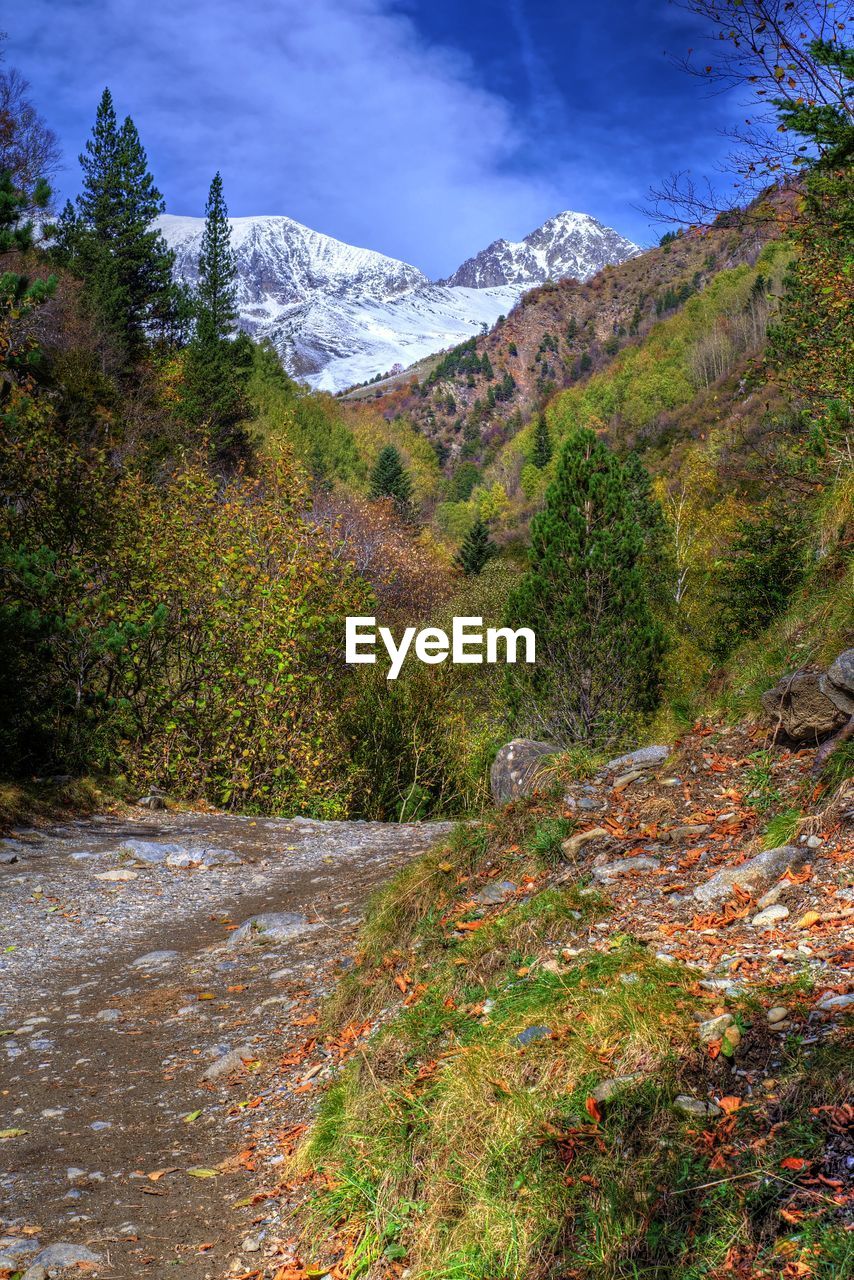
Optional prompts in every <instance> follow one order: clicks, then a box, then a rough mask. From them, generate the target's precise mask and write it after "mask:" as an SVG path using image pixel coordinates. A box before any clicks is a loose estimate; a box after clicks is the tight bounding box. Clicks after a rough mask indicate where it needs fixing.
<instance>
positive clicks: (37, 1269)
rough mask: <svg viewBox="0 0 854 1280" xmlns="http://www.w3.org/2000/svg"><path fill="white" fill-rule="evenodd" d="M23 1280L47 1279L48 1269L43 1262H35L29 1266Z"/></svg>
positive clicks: (22, 1277)
mask: <svg viewBox="0 0 854 1280" xmlns="http://www.w3.org/2000/svg"><path fill="white" fill-rule="evenodd" d="M21 1280H47V1271H46V1270H45V1268H44V1267H43V1266H42V1265H41V1263H35V1264H34V1265H33V1266H31V1267H27V1269H26V1271H25V1272H24V1274H23V1275H22V1276H21Z"/></svg>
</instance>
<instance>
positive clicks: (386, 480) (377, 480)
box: [370, 444, 412, 515]
mask: <svg viewBox="0 0 854 1280" xmlns="http://www.w3.org/2000/svg"><path fill="white" fill-rule="evenodd" d="M370 496H371V497H372V498H393V499H394V504H395V506H396V507H397V509H398V511H399V512H400V513H401V515H406V514H408V511H409V502H410V499H411V497H412V481H411V480H410V479H409V476H408V475H407V473H406V468H405V467H404V465H403V460H402V458H401V456H400V454H399V453H398V451H397V449H395V447H394V445H393V444H387V445H386V446H385V448H383V449H381V450H380V454H379V457H378V458H377V460H376V463H375V464H374V469H373V471H372V472H371V488H370Z"/></svg>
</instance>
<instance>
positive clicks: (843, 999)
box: [816, 991, 854, 1013]
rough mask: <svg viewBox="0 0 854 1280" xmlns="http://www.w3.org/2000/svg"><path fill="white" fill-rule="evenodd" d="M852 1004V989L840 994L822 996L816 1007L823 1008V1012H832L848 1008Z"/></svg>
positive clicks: (853, 997)
mask: <svg viewBox="0 0 854 1280" xmlns="http://www.w3.org/2000/svg"><path fill="white" fill-rule="evenodd" d="M852 1004H854V991H849V992H848V993H847V994H846V995H842V996H831V995H828V996H823V997H822V999H821V1000H819V1002H818V1004H817V1005H816V1008H817V1009H822V1010H824V1012H825V1013H833V1012H836V1011H837V1010H839V1009H848V1008H849V1007H850V1006H851V1005H852Z"/></svg>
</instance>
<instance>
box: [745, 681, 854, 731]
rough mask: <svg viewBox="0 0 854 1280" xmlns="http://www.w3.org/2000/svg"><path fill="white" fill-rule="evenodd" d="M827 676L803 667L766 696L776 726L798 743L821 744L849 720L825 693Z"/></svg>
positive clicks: (766, 703) (767, 711) (769, 713)
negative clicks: (824, 687) (823, 685)
mask: <svg viewBox="0 0 854 1280" xmlns="http://www.w3.org/2000/svg"><path fill="white" fill-rule="evenodd" d="M822 679H823V673H822V672H821V671H816V670H814V669H812V668H811V667H802V668H801V669H800V670H799V671H793V672H792V673H791V674H790V675H786V676H783V678H782V679H781V680H778V681H777V683H776V684H775V685H774V687H773V689H768V690H766V692H765V693H763V695H762V699H761V701H762V706H763V708H764V709H765V712H766V714H767V715H768V718H769V719H770V720H771V722H772V724H773V725H774V726H775V728H776V727H779V728H780V729H782V730H783V732H784V733H786V734H788V736H789V737H790V738H793V739H794V740H795V741H796V742H819V741H820V740H821V739H822V738H826V737H827V736H828V734H831V733H835V732H836V730H837V729H840V728H841V727H842V725H843V724H844V723H845V721H846V719H847V718H848V717H847V716H846V714H845V712H843V711H840V709H839V707H837V706H835V705H834V704H833V703H832V702H831V701H830V699H829V698H828V697H827V695H826V694H825V693H824V692H823V691H822V688H821V685H822Z"/></svg>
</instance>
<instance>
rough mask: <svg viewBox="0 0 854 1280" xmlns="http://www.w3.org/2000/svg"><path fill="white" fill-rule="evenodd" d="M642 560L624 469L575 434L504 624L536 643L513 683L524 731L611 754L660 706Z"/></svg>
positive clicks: (656, 641)
mask: <svg viewBox="0 0 854 1280" xmlns="http://www.w3.org/2000/svg"><path fill="white" fill-rule="evenodd" d="M643 551H644V542H643V537H642V534H641V532H640V530H639V528H638V524H637V519H636V514H635V505H634V501H633V498H632V494H631V492H630V488H629V485H628V483H627V480H626V476H625V473H624V470H623V467H622V466H621V464H620V462H619V461H618V460H617V458H616V457H615V456H614V455H613V454H612V453H611V452H610V450H609V449H608V448H607V447H606V446H605V445H604V444H603V443H602V442H601V441H599V440H598V439H597V437H596V436H595V435H594V433H593V432H592V431H589V430H586V429H584V430H579V431H576V432H575V433H574V434H573V435H572V436H570V437H569V439H568V440H567V442H566V443H565V444H564V446H563V449H562V451H561V454H560V457H559V459H558V463H557V469H556V472H555V478H554V480H553V482H552V484H551V485H550V486H549V488H548V490H547V492H546V504H545V508H544V509H543V511H541V512H540V513H539V514H538V515H537V516H535V517H534V520H533V523H532V526H531V550H530V561H529V569H528V572H527V574H526V575H525V577H524V578H523V580H522V582H521V583H520V584H519V586H518V587H517V588H516V590H515V591H514V592H513V594H512V596H511V598H510V600H509V601H508V607H507V614H506V620H507V623H508V625H510V626H512V627H514V628H515V627H519V626H529V627H531V628H532V629H533V630H534V632H535V634H536V637H537V662H536V665H535V666H534V667H532V668H530V667H522V666H518V667H514V668H512V670H511V674H510V676H509V687H508V693H509V698H510V704H511V709H512V711H513V713H514V715H515V716H516V717H517V718H518V719H519V720H520V721H522V722H523V723H524V724H525V725H526V726H527V727H528V728H530V729H536V730H537V731H538V732H539V733H543V732H545V733H546V734H547V735H548V736H550V737H552V738H554V739H555V740H557V741H559V742H586V743H590V744H607V743H610V742H612V741H614V740H615V739H617V738H619V737H620V736H621V735H622V734H623V733H625V732H626V730H627V729H628V727H629V726H630V725H631V724H632V722H633V721H635V720H636V719H637V718H638V717H639V716H642V715H643V714H645V713H647V712H649V711H651V710H652V709H653V708H654V706H655V705H656V703H657V701H658V696H659V690H660V685H661V662H662V656H663V651H664V639H663V633H662V630H661V628H660V626H659V624H658V623H657V622H656V620H655V618H654V617H653V614H652V611H651V608H650V604H649V600H648V595H649V592H648V587H647V583H646V580H645V575H644V572H643V566H642V558H643Z"/></svg>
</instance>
